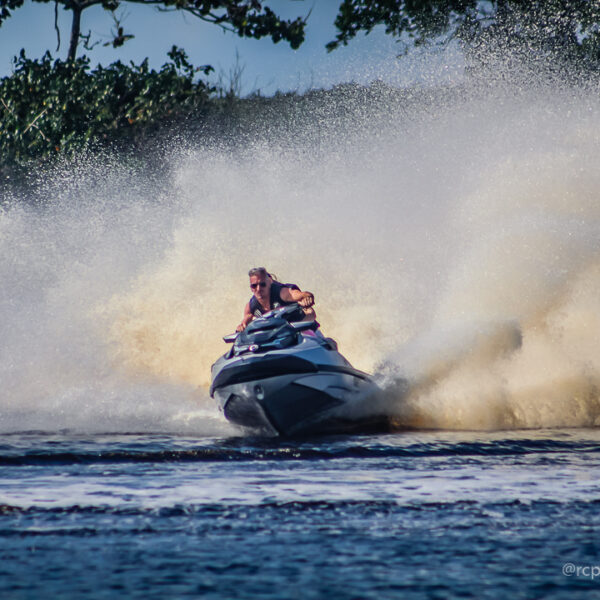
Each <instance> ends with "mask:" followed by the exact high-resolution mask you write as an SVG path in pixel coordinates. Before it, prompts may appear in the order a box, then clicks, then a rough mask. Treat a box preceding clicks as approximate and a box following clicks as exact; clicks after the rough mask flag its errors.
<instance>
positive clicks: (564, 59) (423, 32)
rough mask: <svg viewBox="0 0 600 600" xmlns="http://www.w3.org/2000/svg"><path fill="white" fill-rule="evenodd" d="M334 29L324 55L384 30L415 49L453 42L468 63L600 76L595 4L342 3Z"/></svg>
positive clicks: (599, 20) (545, 0) (504, 0)
mask: <svg viewBox="0 0 600 600" xmlns="http://www.w3.org/2000/svg"><path fill="white" fill-rule="evenodd" d="M335 25H336V27H337V30H338V34H337V36H336V39H335V40H333V41H331V42H330V43H329V44H327V48H328V50H333V49H335V48H337V47H338V46H340V45H346V44H348V42H349V41H350V40H351V39H353V38H354V37H355V36H356V35H357V34H358V33H359V32H366V33H369V32H370V31H372V30H373V28H375V27H377V26H383V27H385V31H386V33H388V34H390V35H393V36H394V37H397V38H406V37H410V38H412V39H413V40H414V41H415V42H416V43H417V44H420V43H424V42H427V41H430V40H437V41H441V42H446V41H448V40H449V39H451V38H457V39H458V40H460V41H461V42H462V44H463V47H464V49H465V51H466V53H467V57H468V58H473V57H474V58H476V59H477V57H481V56H482V52H489V51H490V50H491V51H495V52H497V53H498V52H500V53H506V54H509V53H512V55H515V54H517V55H519V54H521V55H522V56H525V55H527V56H528V57H529V58H533V59H534V60H546V62H547V63H550V62H552V61H558V62H560V63H562V64H564V65H567V64H568V65H570V66H573V65H576V66H577V67H580V68H582V69H586V70H588V71H589V70H593V71H600V51H599V48H600V2H598V0H488V1H486V2H480V1H478V0H418V1H417V0H343V2H342V3H341V5H340V8H339V12H338V15H337V17H336V20H335Z"/></svg>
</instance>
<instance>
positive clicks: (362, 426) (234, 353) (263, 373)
mask: <svg viewBox="0 0 600 600" xmlns="http://www.w3.org/2000/svg"><path fill="white" fill-rule="evenodd" d="M303 315H304V313H303V312H302V311H301V310H300V313H299V316H300V317H302V316H303ZM296 316H298V306H297V305H291V306H286V307H282V308H279V309H277V310H274V311H271V312H270V313H266V314H265V315H263V316H262V317H260V318H257V319H255V320H254V321H252V322H251V323H250V324H249V325H248V326H247V328H246V329H245V330H244V331H243V332H242V333H240V334H232V335H229V336H225V337H224V338H223V339H224V340H225V341H226V342H229V343H232V344H233V345H232V347H231V350H230V351H229V352H227V353H226V354H224V355H223V356H222V357H221V358H219V359H218V360H217V362H216V363H215V364H214V365H213V366H212V384H211V387H210V395H211V396H213V398H215V399H216V400H217V403H218V405H219V408H220V409H221V410H222V411H223V414H224V415H225V417H226V418H227V420H228V421H230V422H232V423H234V424H236V425H239V426H241V427H243V428H245V429H247V430H250V431H251V432H255V433H260V434H266V435H283V436H296V435H306V434H314V433H325V432H328V433H333V432H347V431H356V430H366V429H369V430H371V429H373V428H374V427H377V428H381V427H382V426H383V425H384V424H387V417H386V416H385V413H384V411H383V410H382V408H381V406H379V407H378V404H379V403H380V402H381V394H380V393H379V392H380V390H379V388H378V387H377V385H376V384H375V382H374V381H373V379H372V378H371V377H370V376H369V375H367V374H366V373H363V372H362V371H359V370H358V369H355V368H354V367H353V366H352V365H351V364H350V363H349V362H348V361H347V360H346V359H345V358H344V357H343V356H342V355H341V354H340V353H339V352H338V349H337V344H336V343H335V342H334V341H333V340H331V339H330V338H325V337H323V335H321V333H320V332H318V331H316V329H317V328H318V324H316V323H315V322H295V321H294V319H295V318H296Z"/></svg>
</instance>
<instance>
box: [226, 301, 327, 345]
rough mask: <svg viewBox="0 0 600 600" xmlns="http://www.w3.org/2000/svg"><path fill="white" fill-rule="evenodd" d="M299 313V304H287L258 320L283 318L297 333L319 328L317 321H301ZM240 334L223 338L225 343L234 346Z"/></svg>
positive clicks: (300, 309)
mask: <svg viewBox="0 0 600 600" xmlns="http://www.w3.org/2000/svg"><path fill="white" fill-rule="evenodd" d="M299 311H302V307H301V306H300V305H299V304H298V303H297V302H294V303H293V304H286V305H285V306H282V307H280V308H275V309H273V310H270V311H269V312H266V313H265V314H264V315H262V316H260V317H258V318H259V319H265V320H268V319H272V318H274V317H279V318H282V319H284V320H285V321H287V322H288V323H289V324H290V325H291V326H292V327H293V328H294V329H295V330H296V331H307V330H309V329H313V330H314V329H316V328H317V327H318V326H317V324H316V321H299V320H298V317H299V316H300V313H299ZM240 333H242V332H241V331H237V332H235V333H230V334H228V335H225V336H223V341H224V342H226V343H228V344H233V343H234V342H235V340H236V339H237V337H238V335H240Z"/></svg>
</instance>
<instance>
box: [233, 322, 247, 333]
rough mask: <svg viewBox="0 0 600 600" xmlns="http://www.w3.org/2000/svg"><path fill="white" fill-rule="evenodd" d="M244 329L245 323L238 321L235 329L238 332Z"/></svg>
mask: <svg viewBox="0 0 600 600" xmlns="http://www.w3.org/2000/svg"><path fill="white" fill-rule="evenodd" d="M244 329H246V325H245V323H240V324H239V325H238V326H237V327H236V328H235V330H236V331H237V332H238V333H239V332H240V331H244Z"/></svg>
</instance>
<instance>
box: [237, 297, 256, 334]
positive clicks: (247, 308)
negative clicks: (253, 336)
mask: <svg viewBox="0 0 600 600" xmlns="http://www.w3.org/2000/svg"><path fill="white" fill-rule="evenodd" d="M252 318H253V315H252V313H251V312H250V302H248V304H246V306H245V307H244V316H243V317H242V322H241V323H240V324H239V325H238V326H237V327H236V328H235V330H236V331H244V329H246V327H247V326H248V323H250V321H252Z"/></svg>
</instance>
